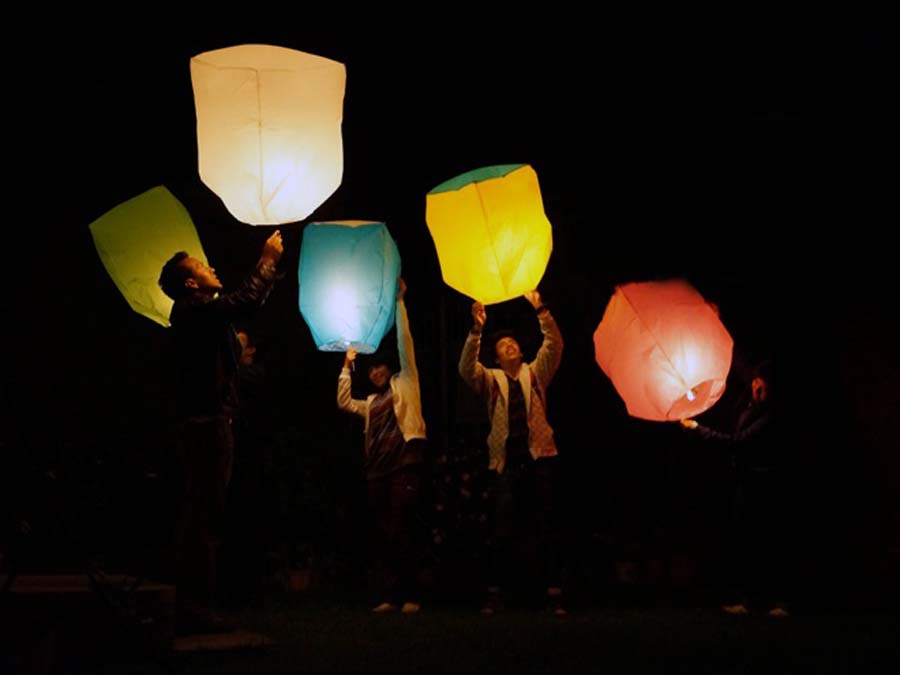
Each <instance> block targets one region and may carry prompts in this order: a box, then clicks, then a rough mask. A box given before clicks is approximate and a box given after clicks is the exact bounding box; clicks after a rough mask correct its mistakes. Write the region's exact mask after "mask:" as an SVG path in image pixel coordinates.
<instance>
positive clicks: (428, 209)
mask: <svg viewBox="0 0 900 675" xmlns="http://www.w3.org/2000/svg"><path fill="white" fill-rule="evenodd" d="M425 220H426V221H427V223H428V229H429V230H430V231H431V236H432V238H433V239H434V244H435V247H436V248H437V254H438V260H439V261H440V265H441V273H442V275H443V277H444V282H445V283H446V284H447V285H448V286H450V287H452V288H455V289H456V290H458V291H459V292H460V293H464V294H465V295H468V296H469V297H471V298H474V299H476V300H478V301H480V302H483V303H485V304H491V303H496V302H503V301H504V300H510V299H512V298H517V297H519V296H521V295H522V294H523V293H525V292H526V291H530V290H532V289H534V288H537V286H538V283H539V282H540V280H541V277H543V275H544V270H546V268H547V262H548V261H549V260H550V252H551V251H552V250H553V236H552V232H551V227H550V221H549V220H547V216H546V215H545V214H544V204H543V201H542V200H541V189H540V186H539V185H538V179H537V174H536V173H535V171H534V169H532V168H531V167H530V166H529V165H527V164H509V165H503V166H490V167H486V168H483V169H478V170H476V171H470V172H469V173H465V174H462V175H461V176H457V177H456V178H453V179H452V180H449V181H447V182H445V183H442V184H441V185H438V186H437V187H436V188H434V189H433V190H432V191H431V192H429V193H428V195H427V196H426V205H425Z"/></svg>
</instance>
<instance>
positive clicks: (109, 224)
mask: <svg viewBox="0 0 900 675" xmlns="http://www.w3.org/2000/svg"><path fill="white" fill-rule="evenodd" d="M90 230H91V236H92V237H93V239H94V245H95V246H96V247H97V253H99V254H100V260H102V261H103V265H104V267H106V271H107V272H108V273H109V276H110V277H111V278H112V280H113V282H114V283H115V284H116V286H117V287H118V288H119V290H120V291H121V292H122V295H123V296H125V299H126V300H127V301H128V304H129V305H131V308H132V309H133V310H134V311H135V312H137V313H138V314H141V315H143V316H145V317H147V318H148V319H151V320H152V321H155V322H156V323H158V324H160V325H162V326H166V327H168V326H169V313H170V312H171V311H172V300H170V299H169V297H168V296H167V295H166V294H165V293H163V292H162V289H161V288H160V287H159V274H160V272H161V271H162V267H163V265H164V264H165V263H166V261H167V260H168V259H169V258H171V257H172V256H173V255H174V254H175V253H176V252H178V251H187V252H188V254H189V255H191V256H193V257H194V258H197V259H198V260H202V261H203V262H204V263H205V262H206V254H205V253H204V252H203V246H202V245H201V244H200V237H199V236H198V235H197V230H196V228H195V227H194V223H193V221H192V220H191V217H190V215H188V212H187V210H186V209H185V208H184V206H182V204H181V202H179V201H178V200H177V199H175V197H174V196H173V195H172V193H171V192H169V191H168V190H167V189H166V188H165V187H163V186H159V187H155V188H153V189H152V190H148V191H147V192H144V193H143V194H141V195H138V196H137V197H135V198H133V199H129V200H128V201H127V202H124V203H122V204H119V205H118V206H117V207H115V208H114V209H112V210H111V211H108V212H107V213H105V214H104V215H102V216H100V217H99V218H98V219H97V220H95V221H94V222H93V223H91V225H90Z"/></svg>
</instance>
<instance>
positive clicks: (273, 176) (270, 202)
mask: <svg viewBox="0 0 900 675" xmlns="http://www.w3.org/2000/svg"><path fill="white" fill-rule="evenodd" d="M346 78H347V75H346V69H345V68H344V64H342V63H338V62H337V61H332V60H330V59H326V58H323V57H321V56H315V55H313V54H306V53H304V52H299V51H296V50H293V49H285V48H284V47H273V46H270V45H240V46H237V47H228V48H226V49H218V50H215V51H210V52H204V53H203V54H198V55H197V56H195V57H194V58H192V59H191V81H192V82H193V86H194V102H195V105H196V108H197V147H198V160H199V168H200V178H201V179H202V180H203V182H204V183H205V184H206V185H207V186H208V187H209V188H210V189H211V190H212V191H213V192H215V193H216V194H217V195H218V196H219V197H220V198H221V199H222V201H223V202H224V203H225V206H226V208H227V209H228V211H229V212H230V213H231V214H232V215H233V216H234V217H235V218H237V219H238V220H240V221H241V222H243V223H248V224H251V225H278V224H281V223H289V222H295V221H298V220H303V219H304V218H306V216H308V215H309V214H310V213H312V212H313V211H314V210H315V209H316V208H317V207H318V206H319V205H320V204H321V203H322V202H324V201H325V200H326V199H327V198H328V197H329V196H330V195H331V194H332V193H333V192H334V191H335V190H336V189H337V188H338V186H339V185H340V184H341V178H342V176H343V170H344V153H343V141H342V139H341V121H342V118H343V104H344V86H345V83H346Z"/></svg>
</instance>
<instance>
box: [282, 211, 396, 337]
mask: <svg viewBox="0 0 900 675" xmlns="http://www.w3.org/2000/svg"><path fill="white" fill-rule="evenodd" d="M297 274H298V280H299V285H300V292H299V298H300V299H299V302H300V314H301V315H302V316H303V319H304V320H305V321H306V325H307V326H309V330H310V332H311V333H312V337H313V340H314V341H315V343H316V347H317V348H318V349H319V350H320V351H324V352H344V351H347V350H348V349H350V348H351V347H352V348H353V349H355V350H356V351H358V352H359V353H361V354H371V353H373V352H374V351H375V350H377V349H378V345H379V344H381V339H382V338H383V337H384V334H385V333H386V332H387V331H388V330H390V328H391V327H392V326H393V325H394V320H395V317H394V312H395V308H396V302H397V278H398V277H399V276H400V253H399V251H398V250H397V245H396V243H395V242H394V240H393V238H392V237H391V235H390V232H388V229H387V226H386V225H385V224H384V223H380V222H375V221H366V220H343V221H334V222H328V223H310V224H309V225H307V226H306V227H305V228H303V241H302V242H301V245H300V265H299V269H298V272H297Z"/></svg>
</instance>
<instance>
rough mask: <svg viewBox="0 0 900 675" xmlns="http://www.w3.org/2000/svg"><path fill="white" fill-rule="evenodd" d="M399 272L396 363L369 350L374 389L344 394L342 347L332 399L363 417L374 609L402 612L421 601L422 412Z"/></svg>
mask: <svg viewBox="0 0 900 675" xmlns="http://www.w3.org/2000/svg"><path fill="white" fill-rule="evenodd" d="M405 293H406V283H405V282H404V281H403V279H402V278H400V279H399V280H398V292H397V304H396V311H395V314H396V330H397V352H398V356H399V361H400V370H399V371H398V372H393V369H392V367H391V365H390V360H389V359H387V358H385V354H384V353H383V352H381V353H380V354H376V355H374V356H373V357H371V358H370V360H369V364H368V368H367V375H368V379H369V382H370V383H371V384H372V386H373V387H374V388H375V393H373V394H370V395H369V396H368V397H367V398H366V399H363V400H360V399H354V398H353V397H352V396H351V391H350V390H351V376H350V371H351V369H352V368H353V367H354V364H355V362H356V350H355V349H348V350H347V353H346V356H345V357H344V365H343V367H342V368H341V373H340V375H339V376H338V387H337V404H338V407H339V408H340V409H341V410H344V411H346V412H350V413H354V414H356V415H359V416H360V417H362V418H363V419H364V420H365V430H364V433H365V462H364V470H365V474H366V485H367V492H368V503H369V517H370V527H369V538H370V542H371V546H372V549H371V551H372V553H371V562H372V564H373V566H374V567H375V572H376V576H377V585H378V588H377V591H376V592H377V594H378V598H377V600H376V602H377V603H378V604H376V606H375V607H374V608H373V611H374V612H376V613H382V612H391V611H395V610H397V609H398V608H399V609H400V610H401V611H402V612H403V613H413V612H418V611H419V609H420V598H419V589H418V584H417V577H418V573H419V565H420V563H421V558H422V552H421V550H420V544H419V537H418V532H417V518H418V515H419V514H418V510H419V495H420V492H421V482H422V475H421V469H422V464H423V460H424V444H425V438H426V437H425V420H424V419H423V417H422V400H421V394H420V392H419V371H418V368H417V367H416V356H415V351H414V349H413V340H412V334H411V333H410V330H409V318H408V316H407V313H406V304H405V303H404V300H403V296H404V294H405Z"/></svg>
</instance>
